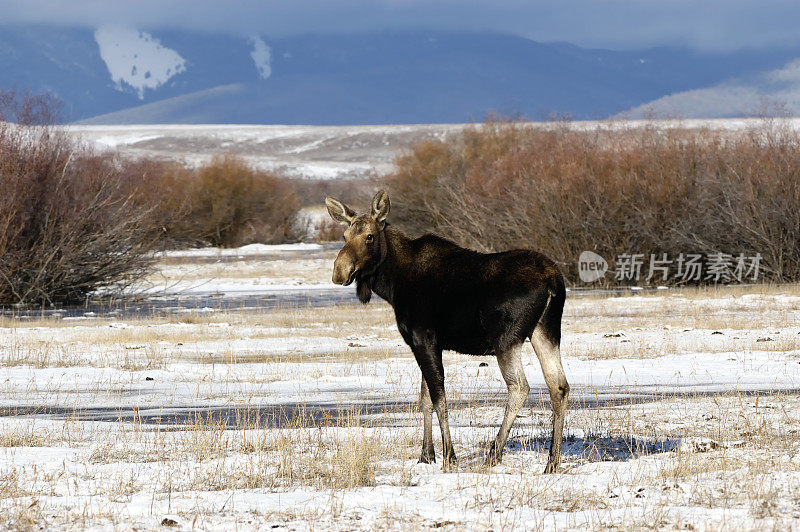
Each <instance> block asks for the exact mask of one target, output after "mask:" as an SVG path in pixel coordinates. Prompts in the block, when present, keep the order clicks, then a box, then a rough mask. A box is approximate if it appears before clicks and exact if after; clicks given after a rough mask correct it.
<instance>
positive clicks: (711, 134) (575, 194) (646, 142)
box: [385, 119, 800, 285]
mask: <svg viewBox="0 0 800 532" xmlns="http://www.w3.org/2000/svg"><path fill="white" fill-rule="evenodd" d="M385 183H386V185H387V186H388V188H389V189H390V191H391V199H392V221H393V223H395V224H396V225H397V226H399V227H401V228H402V229H404V230H406V231H408V232H410V233H413V234H418V233H422V232H426V231H432V232H435V233H439V234H441V235H443V236H445V237H447V238H450V239H452V240H454V241H456V242H457V243H459V244H462V245H465V246H469V247H473V248H476V249H479V250H483V251H498V250H504V249H510V248H533V249H537V250H540V251H542V252H543V253H545V254H547V255H548V256H550V257H552V258H553V259H555V260H556V261H558V262H559V263H560V264H561V267H562V269H563V271H564V273H565V275H566V277H567V279H568V280H569V281H570V282H571V283H573V284H579V285H582V284H583V283H581V281H580V279H579V272H578V258H579V256H580V255H581V253H582V252H584V251H592V252H594V253H596V254H598V255H600V256H601V257H604V258H605V259H607V260H608V262H609V263H610V264H609V269H610V271H609V272H608V274H607V275H606V277H605V279H604V280H601V281H598V282H606V283H617V282H619V283H622V284H647V283H650V284H659V285H660V284H676V283H707V282H727V281H731V280H735V279H737V275H738V277H739V278H742V280H747V281H752V280H754V277H755V272H754V271H753V266H756V269H757V270H758V277H757V278H755V280H757V281H759V282H762V281H767V282H787V281H789V282H796V281H798V280H800V248H799V247H798V240H799V239H800V135H798V132H797V131H795V130H794V129H792V128H791V127H790V124H788V123H787V122H784V121H781V120H771V119H764V120H763V121H762V122H761V123H760V124H759V125H758V126H757V127H752V128H748V129H741V130H733V131H728V130H712V129H707V128H700V129H693V128H692V129H690V128H682V127H663V126H659V127H657V126H656V125H655V124H653V123H650V124H643V125H641V126H638V127H631V126H630V125H629V124H628V125H625V124H615V123H614V122H609V123H608V124H606V125H605V126H601V127H599V128H597V129H591V130H586V129H581V128H580V127H578V126H577V125H571V124H569V123H561V124H559V123H556V124H552V125H550V126H548V127H538V126H537V127H531V126H529V125H525V124H523V123H516V122H502V121H494V122H488V123H485V124H483V125H477V126H474V127H468V128H466V129H465V130H464V131H463V132H462V133H461V134H460V135H459V136H457V137H454V138H451V139H449V140H446V141H439V140H429V141H426V142H423V143H420V144H418V145H417V146H415V147H414V148H413V149H412V150H410V151H409V152H408V153H406V154H403V155H401V156H399V157H398V159H397V163H396V171H395V172H394V173H393V174H392V175H389V176H386V178H385ZM653 259H655V262H656V266H660V269H659V268H656V270H655V271H654V272H652V273H653V275H652V276H651V279H650V280H649V281H648V280H646V278H647V277H648V274H650V273H651V272H650V271H649V270H650V266H651V262H652V260H653ZM692 259H694V260H696V261H699V262H702V263H703V264H702V267H703V268H704V269H703V270H702V271H701V272H698V271H697V270H696V269H695V270H692V271H689V272H688V275H687V271H686V270H687V268H688V267H690V266H692V265H691V264H690V263H689V262H688V261H690V260H692ZM754 263H755V264H754ZM631 267H637V268H639V269H640V271H639V272H635V271H630V268H631ZM737 268H739V270H738V271H737ZM681 269H682V270H683V271H681ZM667 270H668V271H667ZM636 273H638V275H634V274H636ZM665 274H666V277H667V278H666V279H664V276H665ZM618 277H619V279H618Z"/></svg>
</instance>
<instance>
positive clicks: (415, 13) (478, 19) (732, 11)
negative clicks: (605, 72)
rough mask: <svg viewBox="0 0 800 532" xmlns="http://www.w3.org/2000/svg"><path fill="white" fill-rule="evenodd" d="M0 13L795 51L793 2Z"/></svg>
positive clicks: (487, 2)
mask: <svg viewBox="0 0 800 532" xmlns="http://www.w3.org/2000/svg"><path fill="white" fill-rule="evenodd" d="M0 13H2V15H0V23H43V24H57V25H67V26H85V27H98V26H101V25H110V24H114V25H125V26H133V27H138V28H149V29H159V28H186V29H200V30H213V31H224V32H231V33H240V34H253V33H261V34H264V35H272V36H283V35H291V34H298V33H333V32H350V31H359V30H362V31H363V30H381V29H401V28H435V29H466V30H492V31H499V32H507V33H513V34H517V35H521V36H524V37H528V38H531V39H534V40H538V41H568V42H573V43H576V44H580V45H582V46H594V47H605V48H616V49H624V48H638V47H646V46H658V45H662V44H686V45H689V46H693V47H696V48H699V49H704V50H720V49H733V48H752V47H764V46H793V45H797V44H800V32H798V31H797V27H796V26H797V23H798V22H800V2H796V0H791V1H788V0H762V1H761V2H752V1H750V0H704V1H700V2H698V1H697V0H662V1H656V0H567V1H557V0H549V1H542V0H529V1H524V0H494V1H492V0H427V1H423V0H310V1H309V0H299V1H291V0H260V1H257V0H238V1H224V0H217V1H210V0H138V1H136V2H116V1H108V0H82V1H80V2H72V1H60V2H57V1H53V0H26V1H25V2H19V1H18V0H0Z"/></svg>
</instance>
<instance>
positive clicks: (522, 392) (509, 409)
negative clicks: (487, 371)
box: [486, 345, 531, 466]
mask: <svg viewBox="0 0 800 532" xmlns="http://www.w3.org/2000/svg"><path fill="white" fill-rule="evenodd" d="M497 364H498V365H499V366H500V373H502V375H503V380H505V381H506V386H507V387H508V402H507V403H506V410H505V414H504V415H503V423H502V424H501V425H500V431H499V432H498V433H497V437H496V438H495V440H494V442H492V445H491V447H489V453H488V454H487V455H486V465H489V466H492V465H495V464H497V463H499V462H500V459H501V458H502V456H503V448H504V447H505V446H506V441H507V440H508V433H509V431H510V430H511V425H512V424H513V423H514V420H515V419H516V418H517V414H518V413H519V410H520V408H522V405H523V404H524V403H525V399H526V398H527V397H528V392H529V391H530V389H531V388H530V386H529V385H528V379H526V378H525V372H524V371H523V369H522V357H521V346H519V345H517V346H514V347H512V348H511V349H509V350H508V351H506V352H504V353H500V354H498V355H497Z"/></svg>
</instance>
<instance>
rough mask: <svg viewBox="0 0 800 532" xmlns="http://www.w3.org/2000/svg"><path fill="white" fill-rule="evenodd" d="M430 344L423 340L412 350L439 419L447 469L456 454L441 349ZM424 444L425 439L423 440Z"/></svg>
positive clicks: (443, 461)
mask: <svg viewBox="0 0 800 532" xmlns="http://www.w3.org/2000/svg"><path fill="white" fill-rule="evenodd" d="M431 344H432V342H430V341H428V342H425V343H424V344H423V345H418V347H414V348H413V351H414V357H415V358H416V359H417V364H419V369H420V370H421V371H422V379H423V381H424V382H425V385H426V387H427V388H428V394H429V395H430V400H431V403H432V405H433V409H434V410H435V411H436V417H437V418H438V419H439V428H440V429H441V431H442V458H443V459H442V469H443V470H445V471H447V470H448V469H449V468H450V466H451V465H453V464H455V463H456V455H455V452H454V451H453V443H452V441H451V439H450V424H449V423H448V421H447V401H446V400H445V392H444V365H443V364H442V351H441V349H438V348H437V347H434V346H433V345H431ZM424 445H425V441H424V440H423V446H424ZM423 452H424V447H423Z"/></svg>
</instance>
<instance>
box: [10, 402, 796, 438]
mask: <svg viewBox="0 0 800 532" xmlns="http://www.w3.org/2000/svg"><path fill="white" fill-rule="evenodd" d="M737 393H738V394H739V395H741V396H742V397H751V398H753V397H770V396H772V395H774V394H775V391H773V390H737ZM781 393H783V394H787V393H788V394H798V393H800V389H791V390H781ZM546 394H547V390H546V388H537V387H533V388H532V389H531V394H530V395H529V397H528V401H527V402H526V403H525V406H524V407H523V409H522V410H521V411H520V420H518V421H517V422H518V423H520V422H524V421H522V420H524V419H525V418H528V417H530V416H529V413H530V412H531V410H533V411H535V413H536V415H537V417H538V416H544V418H546V419H547V420H548V423H549V419H550V418H549V416H550V402H549V401H547V400H546V399H543V397H544V396H546ZM730 394H731V391H730V390H718V391H702V390H697V389H687V390H685V391H668V392H662V393H653V392H649V391H644V390H643V391H630V390H629V389H628V390H626V391H623V390H621V389H615V388H613V387H609V388H607V389H605V390H602V391H600V390H597V389H592V390H586V391H580V390H578V391H577V392H576V390H573V393H572V395H571V396H570V404H569V409H570V410H590V411H591V410H598V409H605V408H619V409H626V408H628V407H630V406H633V405H640V404H644V403H655V402H658V401H665V400H669V399H689V398H693V399H697V398H702V397H715V396H729V395H730ZM464 395H465V394H463V393H462V397H464ZM505 404H506V398H505V396H504V395H499V396H498V395H496V394H488V393H487V394H470V396H468V397H467V398H466V399H461V400H458V401H448V409H449V410H450V411H451V412H454V411H458V410H465V409H475V408H485V407H495V408H498V409H502V408H503V407H504V406H505ZM16 416H28V417H40V418H44V419H52V420H70V421H100V422H116V423H142V424H145V425H159V426H173V427H175V428H180V427H189V426H195V425H196V424H197V422H198V421H202V422H204V423H209V424H214V425H221V426H223V427H225V428H229V429H236V428H242V427H244V426H247V427H254V426H255V427H261V428H292V427H297V426H300V425H302V426H331V425H339V424H341V423H343V422H344V421H346V420H350V421H353V420H358V421H359V425H361V426H368V427H398V426H416V425H421V417H420V416H421V414H419V406H418V402H417V401H411V400H386V399H376V400H375V401H371V402H366V401H358V402H356V401H350V402H332V401H319V402H303V403H281V404H263V405H234V406H182V407H179V406H166V405H165V406H152V407H145V408H140V407H137V406H121V407H63V406H46V405H19V406H13V407H8V406H7V407H0V417H16ZM499 416H500V414H498V417H497V420H496V421H497V424H498V426H499V422H500V419H501V418H500V417H499ZM417 418H419V419H417ZM452 424H454V422H453V421H452V420H451V425H452ZM456 424H457V423H456ZM548 441H549V440H548V439H543V440H541V441H539V440H530V441H527V442H521V441H518V442H517V443H516V445H522V446H523V447H525V446H530V445H543V444H547V442H548ZM537 442H538V443H537ZM606 444H609V443H608V442H606ZM565 445H566V444H565ZM570 452H572V451H570Z"/></svg>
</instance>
